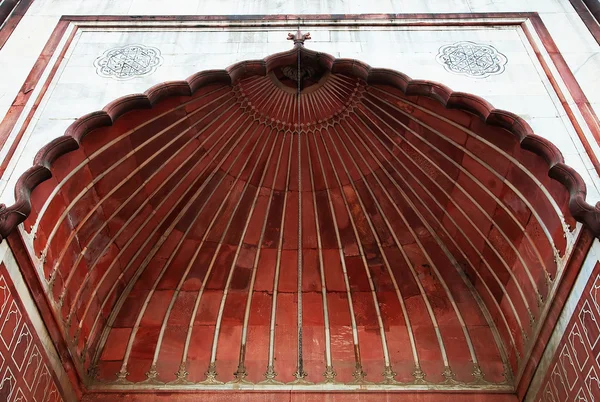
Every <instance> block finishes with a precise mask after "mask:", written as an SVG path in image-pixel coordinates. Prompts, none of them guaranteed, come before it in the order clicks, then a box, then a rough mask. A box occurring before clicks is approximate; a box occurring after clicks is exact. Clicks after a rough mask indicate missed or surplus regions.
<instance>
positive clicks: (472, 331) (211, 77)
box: [0, 48, 599, 390]
mask: <svg viewBox="0 0 600 402" xmlns="http://www.w3.org/2000/svg"><path fill="white" fill-rule="evenodd" d="M296 49H299V50H293V51H290V52H286V53H281V54H277V55H274V56H271V57H268V58H266V59H265V60H262V61H249V62H242V63H239V64H236V65H234V66H232V67H230V68H229V69H227V70H219V71H205V72H201V73H198V74H196V75H194V76H192V77H190V78H189V79H188V80H186V81H178V82H168V83H164V84H160V85H158V86H156V87H153V88H151V89H150V90H148V91H147V92H146V93H145V94H140V95H132V96H128V97H124V98H121V99H119V100H117V101H115V102H113V103H111V104H109V105H108V106H107V107H106V108H104V110H103V111H100V112H96V113H92V114H90V115H87V116H84V117H82V118H81V119H79V120H78V121H76V122H75V123H74V124H73V125H72V126H71V127H70V128H69V129H68V131H67V133H65V135H64V136H63V137H60V138H58V139H56V140H54V141H52V142H51V143H50V144H48V145H47V146H46V147H44V148H43V149H42V150H41V151H40V152H39V153H38V155H37V157H36V159H35V165H34V167H33V168H31V169H30V170H28V171H27V172H26V173H25V174H24V175H23V176H22V177H21V178H20V180H19V182H18V185H17V188H16V195H17V197H16V198H17V202H16V204H15V205H13V206H11V207H8V208H7V209H6V210H4V211H3V212H2V216H1V218H2V226H1V227H0V229H1V230H0V232H1V233H2V235H3V236H6V235H7V233H8V232H9V231H11V230H13V229H14V228H15V226H16V225H18V224H19V223H21V222H23V221H24V223H25V230H26V231H27V232H30V233H32V234H35V239H34V240H33V243H32V246H33V249H34V250H35V253H36V255H38V256H40V259H41V261H42V266H41V267H42V269H43V276H44V278H45V280H46V281H47V283H48V297H49V298H50V300H51V302H52V304H53V306H54V308H55V313H56V316H57V317H58V318H59V319H60V320H61V321H62V323H63V330H64V337H65V339H66V340H67V341H68V342H69V344H70V345H71V348H72V352H73V354H74V355H76V356H77V358H76V359H79V360H78V362H79V363H80V364H81V366H82V367H84V368H86V369H92V371H94V372H95V374H97V376H98V378H99V379H100V380H102V381H113V380H114V379H115V374H117V375H118V382H120V383H122V384H128V385H130V386H131V387H135V386H144V384H145V385H153V384H158V383H169V384H171V385H173V386H174V387H180V386H187V385H188V384H190V383H199V382H203V381H205V383H206V384H211V383H215V382H217V381H230V380H235V379H236V378H237V381H238V383H243V381H249V382H250V383H253V384H255V383H259V382H260V381H262V380H265V376H264V375H263V374H265V372H266V374H267V380H268V379H269V378H270V379H271V380H272V381H271V383H273V382H274V381H282V382H290V381H293V380H294V379H295V377H294V372H295V371H297V369H298V367H297V366H298V362H299V349H300V347H298V345H299V344H300V345H302V348H301V349H302V359H301V361H302V363H303V366H304V369H305V370H306V371H307V372H308V374H309V375H308V377H306V380H308V381H314V382H321V381H322V380H323V379H324V378H323V376H322V374H323V373H326V374H327V376H326V377H325V378H330V379H333V378H334V377H333V373H335V374H336V375H337V376H336V377H335V381H338V382H342V383H347V384H348V383H352V382H353V381H355V382H357V383H359V384H360V383H362V382H364V379H363V374H364V373H365V372H366V373H367V374H368V376H367V377H366V381H373V382H381V381H384V382H386V383H388V384H393V383H394V381H399V382H400V383H402V384H403V385H407V386H413V385H416V386H418V385H422V384H423V383H425V382H429V383H431V384H434V386H439V387H442V388H444V387H454V388H465V387H466V388H469V387H471V388H477V389H491V390H494V389H495V390H502V389H506V388H503V387H504V386H510V384H511V375H510V373H511V372H514V373H516V372H518V371H519V370H520V369H521V368H522V366H523V363H524V362H523V359H524V358H526V354H527V351H528V350H530V348H531V346H532V342H533V339H534V337H533V335H534V333H535V329H536V328H537V326H538V325H539V323H540V315H541V310H542V307H543V306H544V304H545V303H547V301H548V299H549V297H550V296H551V294H552V290H553V286H554V285H555V283H554V284H553V281H554V280H555V279H556V278H557V277H559V276H560V270H561V269H562V267H563V264H564V261H563V257H564V256H565V253H567V252H568V251H569V247H571V246H572V235H571V230H572V229H573V228H574V227H575V219H577V220H579V221H581V222H583V223H584V224H585V225H587V226H588V227H590V228H591V229H592V230H593V231H594V233H595V234H596V235H597V234H598V233H599V231H598V213H597V211H596V210H595V209H594V208H593V207H591V206H590V205H588V204H586V203H585V185H584V184H583V181H582V180H581V178H580V177H579V175H578V174H577V173H576V172H574V171H573V170H572V169H571V168H569V167H568V166H566V165H564V163H563V159H562V156H561V154H560V152H559V151H558V150H557V149H556V148H555V147H554V146H553V145H552V144H550V143H549V142H548V141H546V140H544V139H542V138H541V137H538V136H535V135H534V134H533V133H532V132H531V129H530V128H529V126H528V125H527V124H526V123H525V122H524V121H523V120H522V119H520V118H519V117H517V116H515V115H513V114H511V113H509V112H505V111H501V110H496V109H494V108H493V107H492V106H491V105H489V104H488V103H487V102H485V101H484V100H482V99H480V98H478V97H475V96H473V95H467V94H462V93H454V92H452V91H451V90H449V89H448V88H446V87H444V86H443V85H440V84H435V83H431V82H426V81H415V80H410V79H409V78H408V77H406V76H405V75H403V74H401V73H398V72H394V71H390V70H383V69H372V68H370V67H369V66H367V65H365V64H362V63H360V62H358V61H355V60H342V59H338V60H336V59H334V58H333V57H331V56H328V55H324V54H320V53H316V52H312V51H309V50H306V49H304V48H296ZM297 51H300V52H301V55H302V58H303V63H304V64H307V65H312V66H313V67H314V68H315V69H316V70H317V71H318V72H319V75H318V76H317V77H316V78H315V79H314V80H313V81H312V82H311V84H312V86H309V87H307V88H305V89H304V92H303V94H302V95H301V97H300V101H299V102H300V104H299V105H298V103H297V102H298V99H297V98H296V97H295V94H294V91H293V89H291V88H288V87H286V84H285V80H286V79H285V74H284V73H283V68H285V67H286V66H290V65H291V66H294V65H295V62H296V58H297ZM298 106H299V107H298ZM298 111H299V113H300V122H301V125H300V127H298V126H297V125H296V122H297V121H298ZM298 131H300V135H298ZM299 250H301V251H302V252H299ZM41 274H42V273H41ZM299 275H301V276H302V281H299V280H298V278H299ZM274 283H276V285H274ZM299 303H300V305H301V306H302V308H301V312H302V314H301V316H300V314H299V311H300V309H299V308H298V304H299ZM273 306H275V307H273ZM300 319H301V320H302V321H301V322H302V325H300V326H299V325H298V322H299V321H300ZM299 328H301V329H302V334H300V333H299ZM271 337H272V339H273V340H272V342H271V341H270V339H271ZM299 339H300V341H299ZM492 340H493V341H492ZM269 365H273V366H274V367H273V369H274V371H275V372H277V373H278V375H277V376H276V377H275V376H271V375H270V373H271V371H270V370H269V368H268V366H269ZM205 372H206V373H207V374H205ZM216 372H218V375H217V374H216ZM233 372H236V373H237V374H236V377H234V376H232V374H231V373H233ZM176 373H177V374H176ZM382 373H383V375H382ZM271 374H272V373H271ZM421 374H425V375H426V376H425V377H424V378H423V377H422V375H421ZM297 378H303V376H302V375H298V376H297ZM206 380H208V381H207V382H206ZM129 382H132V383H136V384H130V383H129ZM138 383H143V384H142V385H139V384H138Z"/></svg>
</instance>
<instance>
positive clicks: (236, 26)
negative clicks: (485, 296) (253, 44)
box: [0, 13, 600, 204]
mask: <svg viewBox="0 0 600 402" xmlns="http://www.w3.org/2000/svg"><path fill="white" fill-rule="evenodd" d="M515 15H519V14H518V13H515ZM522 15H523V16H522V17H506V16H499V17H486V18H482V17H481V16H477V15H474V16H473V17H464V18H434V19H432V18H413V17H406V18H398V19H394V20H388V19H340V20H326V19H316V20H311V19H304V20H302V25H303V26H306V27H314V28H319V27H327V28H328V29H330V30H336V29H347V28H348V27H353V28H357V29H376V30H393V29H396V28H398V27H403V28H404V29H406V27H415V28H411V29H419V25H423V24H427V26H426V28H427V29H430V30H431V29H445V28H447V27H449V26H452V27H454V28H456V27H459V28H460V27H461V26H467V27H469V28H472V27H473V26H482V24H485V25H486V26H493V25H498V26H502V27H506V26H510V27H514V28H515V29H516V30H517V32H518V34H519V36H520V37H521V40H522V43H523V45H524V46H525V48H526V49H527V52H528V53H529V56H530V58H531V59H532V62H533V63H532V64H533V65H534V66H535V68H536V69H537V71H538V74H539V76H540V79H541V80H542V82H543V84H544V86H545V87H546V89H547V92H548V94H549V96H550V98H551V100H552V103H553V104H554V106H555V107H556V109H557V110H558V111H559V115H560V118H561V120H562V122H563V123H564V126H565V127H566V129H567V131H568V133H569V138H568V139H565V141H572V143H573V144H575V148H576V150H577V154H578V156H579V158H580V160H581V163H579V165H580V168H579V169H578V171H579V173H580V174H581V175H582V176H583V177H584V180H585V181H586V183H587V184H588V194H589V196H588V202H590V203H592V204H593V203H595V202H596V201H600V176H598V174H597V173H596V171H595V169H594V167H593V166H592V163H591V160H590V158H589V156H588V154H587V153H586V152H585V149H584V147H583V144H582V142H581V140H580V139H579V137H578V135H577V132H576V131H575V128H574V126H573V123H572V122H571V120H570V119H569V117H568V116H567V113H566V111H565V109H564V107H563V105H562V103H561V102H560V100H559V98H558V96H557V94H556V91H555V89H554V87H553V86H552V84H551V82H550V79H549V77H548V76H547V73H546V71H545V70H544V68H543V66H542V65H541V63H539V61H538V60H537V56H536V54H535V51H534V49H533V46H535V47H536V48H537V49H538V50H539V52H540V54H541V56H542V59H543V62H544V64H545V65H546V67H547V69H548V70H549V74H550V75H551V78H552V80H554V81H555V82H556V84H557V86H558V87H559V90H560V92H561V93H562V94H563V96H564V97H565V99H566V101H567V104H568V105H569V107H570V108H571V110H572V112H573V115H574V116H575V120H576V123H577V125H578V126H579V127H580V128H581V130H582V132H583V133H584V135H585V137H586V139H587V142H588V143H589V144H590V146H591V147H592V150H593V152H594V154H595V155H596V156H597V157H598V158H600V145H599V144H598V142H597V141H596V140H595V138H594V137H593V134H592V132H591V129H590V127H589V126H588V124H587V122H586V121H585V119H584V117H583V115H582V114H581V112H580V110H579V108H578V106H577V105H576V104H575V100H574V99H573V97H572V95H571V93H570V92H569V90H568V89H567V86H566V84H565V82H564V80H563V79H562V77H561V76H560V74H559V72H558V69H557V68H556V66H555V65H554V63H553V61H552V59H551V58H550V55H549V54H548V52H547V51H546V49H545V47H544V45H543V43H542V40H541V37H540V36H539V34H538V33H537V31H536V30H535V28H534V26H533V24H532V22H531V20H530V18H529V17H528V15H531V14H528V13H522ZM89 17H90V16H86V18H84V19H79V18H78V17H69V20H70V23H69V26H68V28H67V30H66V31H65V32H64V34H63V36H62V38H61V41H60V43H59V45H58V47H57V49H56V50H55V52H54V54H53V55H52V57H51V60H50V62H49V63H48V65H47V67H46V69H45V70H44V72H43V74H42V77H41V78H40V80H39V82H38V83H37V84H36V85H35V87H34V89H33V93H32V96H31V97H30V98H29V100H28V102H27V104H26V105H25V107H24V109H23V112H22V113H21V115H20V116H19V119H18V121H17V123H16V125H15V126H14V128H13V129H12V131H11V133H10V136H9V138H8V140H7V142H6V143H5V144H4V146H3V147H2V149H0V160H4V158H6V156H7V155H8V152H9V149H10V148H11V147H12V146H14V141H15V138H16V136H17V133H18V132H19V131H20V130H21V129H22V128H23V127H24V125H25V124H26V121H27V116H28V115H29V113H30V111H31V108H32V106H33V104H34V102H35V101H36V99H38V96H39V94H40V92H41V91H42V89H43V88H44V86H48V91H47V92H46V95H45V96H44V97H43V98H42V100H41V103H40V104H39V107H38V109H37V110H36V112H35V114H34V115H33V117H32V119H31V120H30V121H29V122H27V127H26V129H25V133H24V135H23V137H22V138H21V140H20V142H19V144H17V147H16V150H15V153H14V154H13V155H12V158H11V160H10V161H9V163H8V166H7V169H6V171H5V172H4V174H3V176H2V177H1V178H0V201H2V202H5V203H6V204H10V203H12V202H13V201H14V197H13V195H12V187H13V185H14V183H15V182H16V179H17V178H18V176H20V174H22V173H23V172H24V171H25V170H26V169H27V168H29V167H30V166H31V162H32V161H29V160H22V158H21V154H22V152H23V149H24V148H25V147H26V145H27V143H28V139H29V136H30V134H31V132H32V131H33V129H34V127H35V123H36V122H37V121H38V119H39V117H40V114H41V111H43V110H44V106H45V105H46V103H47V101H48V98H49V96H48V94H49V93H51V90H52V88H53V87H54V86H55V85H56V83H57V81H58V78H57V77H60V73H61V72H62V70H63V69H64V67H65V64H66V63H62V61H63V60H65V59H68V55H69V52H70V51H72V50H73V49H74V47H75V44H76V43H77V39H78V37H79V35H80V34H81V33H82V32H85V31H89V30H97V29H100V28H101V29H103V30H107V29H109V30H116V31H128V30H136V31H139V30H144V29H148V30H156V29H159V27H160V29H163V28H164V29H174V28H175V29H182V30H189V29H194V30H207V31H224V30H245V31H249V30H264V29H265V28H288V29H290V30H292V29H295V28H296V27H297V21H296V20H292V19H290V20H282V19H280V18H276V17H273V19H271V20H268V19H260V20H252V19H241V20H227V19H226V17H223V18H225V19H223V20H214V21H212V20H200V21H197V20H191V19H187V18H183V17H182V18H181V19H180V20H177V21H156V20H155V19H153V18H139V19H138V18H136V19H135V20H126V19H115V20H110V19H104V20H102V21H93V18H92V20H87V19H89ZM92 17H93V16H92ZM482 28H483V26H482ZM73 33H75V35H74V38H73V40H72V41H69V40H68V38H69V37H70V36H71V35H72V34H73ZM527 35H529V36H530V38H531V39H529V38H528V37H527ZM530 40H531V41H530ZM65 47H67V48H66V50H67V53H66V54H65V57H64V58H63V59H61V60H59V55H60V54H61V52H62V51H64V50H65ZM57 65H58V70H57V72H56V74H55V75H54V77H53V78H52V79H51V80H50V83H48V80H49V78H50V73H51V71H52V69H53V68H55V67H56V66H57ZM223 67H227V66H223ZM51 139H52V138H48V141H47V142H49V141H50V140H51ZM556 145H557V146H558V147H559V149H560V144H556ZM567 164H569V161H567ZM581 165H582V166H583V168H581ZM582 169H585V170H586V171H582ZM590 185H591V186H590Z"/></svg>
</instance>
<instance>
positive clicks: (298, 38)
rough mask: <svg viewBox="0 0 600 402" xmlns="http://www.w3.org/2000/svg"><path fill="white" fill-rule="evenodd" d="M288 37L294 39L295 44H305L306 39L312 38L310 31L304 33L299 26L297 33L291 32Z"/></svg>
mask: <svg viewBox="0 0 600 402" xmlns="http://www.w3.org/2000/svg"><path fill="white" fill-rule="evenodd" d="M287 38H288V40H293V41H294V46H304V41H305V40H309V39H311V38H310V32H307V33H305V34H303V33H302V31H300V28H298V31H296V33H295V34H293V33H289V34H288V37H287Z"/></svg>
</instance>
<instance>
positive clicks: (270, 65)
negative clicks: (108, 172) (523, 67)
mask: <svg viewBox="0 0 600 402" xmlns="http://www.w3.org/2000/svg"><path fill="white" fill-rule="evenodd" d="M298 52H300V53H301V55H302V56H304V57H309V58H313V59H314V60H316V61H317V62H318V63H320V64H321V65H322V66H323V67H324V68H326V69H327V70H329V71H331V73H338V74H346V75H350V76H354V77H357V78H360V79H362V80H364V81H365V82H366V83H367V84H370V85H378V84H379V85H389V86H392V87H394V88H397V89H399V90H400V91H401V92H402V93H403V94H405V95H407V96H424V97H427V98H430V99H433V100H436V101H437V102H439V103H440V104H441V105H442V106H444V107H445V108H447V109H459V110H463V111H466V112H469V113H472V114H474V115H476V116H478V117H479V118H480V119H481V120H482V121H483V122H484V123H485V124H489V125H491V126H495V127H500V128H503V129H505V130H507V131H509V132H510V133H512V134H513V135H514V136H515V137H516V138H517V139H518V140H519V142H520V145H521V148H523V149H525V150H528V151H531V152H533V153H535V154H537V155H539V156H541V157H542V158H543V159H544V160H545V161H546V163H547V164H548V175H549V177H550V178H552V179H554V180H556V181H558V182H559V183H561V184H562V185H563V186H564V187H565V188H566V189H567V190H568V191H569V212H570V213H571V215H572V216H573V217H574V218H575V219H576V220H577V221H579V222H581V223H583V224H584V226H586V227H588V228H589V229H590V230H591V232H592V233H593V234H594V236H595V237H598V238H600V203H597V204H596V205H595V206H592V205H590V204H589V203H587V202H586V200H585V199H586V194H587V190H586V185H585V183H584V181H583V179H582V177H581V176H580V175H579V173H577V172H576V171H575V170H574V169H573V168H571V167H570V166H568V165H566V164H565V163H564V158H563V156H562V154H561V152H560V151H559V150H558V148H557V147H556V146H555V145H554V144H553V143H551V142H550V141H548V140H547V139H545V138H542V137H540V136H538V135H535V134H534V132H533V130H532V129H531V127H530V126H529V124H528V123H527V122H526V121H525V120H524V119H522V118H521V117H519V116H517V115H516V114H514V113H511V112H508V111H505V110H500V109H495V108H494V107H493V106H492V105H491V104H490V103H489V102H487V101H486V100H484V99H483V98H481V97H479V96H476V95H472V94H467V93H463V92H455V91H453V90H452V89H450V88H449V87H447V86H445V85H443V84H440V83H437V82H432V81H426V80H413V79H411V78H410V77H409V76H407V75H406V74H403V73H401V72H398V71H395V70H391V69H385V68H373V67H371V66H369V65H368V64H366V63H363V62H361V61H359V60H354V59H336V58H335V57H333V56H331V55H329V54H326V53H320V52H316V51H313V50H309V49H306V48H304V47H299V46H297V47H295V48H293V49H291V50H289V51H287V52H281V53H275V54H273V55H270V56H267V57H265V58H264V59H262V60H246V61H241V62H238V63H235V64H233V65H231V66H229V67H227V68H226V69H223V70H204V71H201V72H198V73H195V74H193V75H191V76H190V77H188V78H187V79H185V80H181V81H167V82H163V83H161V84H157V85H155V86H152V87H150V88H149V89H148V90H146V91H145V92H144V93H141V94H132V95H126V96H123V97H121V98H118V99H116V100H114V101H112V102H110V103H109V104H108V105H106V106H105V107H104V108H103V109H102V110H99V111H96V112H92V113H88V114H86V115H84V116H82V117H80V118H79V119H77V120H76V121H75V122H73V123H72V124H71V125H70V126H69V127H68V128H67V130H66V131H65V134H64V135H62V136H60V137H58V138H55V139H54V140H52V141H50V142H49V143H48V144H46V145H45V146H44V147H42V148H41V149H40V150H39V151H38V152H37V154H36V156H35V158H34V163H33V166H32V167H31V168H29V169H27V170H26V171H25V172H24V173H23V174H22V175H21V176H20V177H19V179H18V180H17V183H16V185H15V190H14V191H15V200H16V201H15V203H14V204H12V205H10V206H8V207H6V206H5V205H4V204H0V241H2V240H3V239H4V238H6V237H7V236H8V235H9V234H10V233H11V232H12V231H13V230H15V228H16V227H17V226H18V225H19V224H21V223H22V222H24V221H25V219H26V218H27V217H28V216H29V214H30V213H31V193H32V192H33V190H34V189H35V188H36V187H37V186H38V185H40V184H41V183H43V182H44V181H46V180H48V179H50V178H51V177H52V172H51V170H50V169H51V166H52V163H53V162H54V161H55V160H56V159H57V158H59V157H60V156H62V155H65V154H67V153H69V152H72V151H74V150H77V149H79V146H80V144H81V141H82V140H83V138H85V136H86V135H88V134H89V133H91V132H92V131H94V130H96V129H98V128H102V127H108V126H111V125H113V124H114V123H115V121H116V120H117V119H119V118H120V117H121V116H122V115H124V114H125V113H127V112H130V111H133V110H139V109H151V108H152V107H153V106H154V105H156V104H157V103H159V102H161V101H162V100H164V99H166V98H169V97H174V96H191V95H193V94H194V93H195V92H196V91H198V90H199V89H200V88H202V87H204V86H206V85H210V84H217V83H222V84H226V85H232V84H235V83H237V82H238V81H239V80H241V79H244V78H248V77H251V76H265V75H266V74H268V73H269V72H270V71H272V70H273V69H274V68H276V67H279V66H284V65H288V64H291V63H294V62H295V61H296V60H297V57H298Z"/></svg>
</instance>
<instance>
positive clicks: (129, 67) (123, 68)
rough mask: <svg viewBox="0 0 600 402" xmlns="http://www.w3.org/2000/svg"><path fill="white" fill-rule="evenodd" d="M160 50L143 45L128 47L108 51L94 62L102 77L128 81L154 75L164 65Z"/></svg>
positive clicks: (97, 71)
mask: <svg viewBox="0 0 600 402" xmlns="http://www.w3.org/2000/svg"><path fill="white" fill-rule="evenodd" d="M162 60H163V59H162V57H161V55H160V50H158V49H156V48H154V47H150V46H143V45H126V46H122V47H115V48H112V49H109V50H107V51H106V52H104V54H102V56H100V57H98V58H97V59H96V61H95V62H94V66H95V67H96V73H97V74H98V75H99V76H101V77H106V78H114V79H117V80H128V79H131V78H135V77H142V76H146V75H150V74H152V73H153V72H154V71H156V69H157V67H158V66H159V65H160V64H161V63H162Z"/></svg>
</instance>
